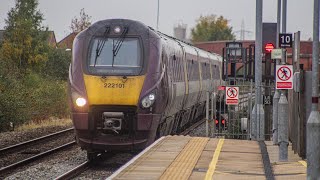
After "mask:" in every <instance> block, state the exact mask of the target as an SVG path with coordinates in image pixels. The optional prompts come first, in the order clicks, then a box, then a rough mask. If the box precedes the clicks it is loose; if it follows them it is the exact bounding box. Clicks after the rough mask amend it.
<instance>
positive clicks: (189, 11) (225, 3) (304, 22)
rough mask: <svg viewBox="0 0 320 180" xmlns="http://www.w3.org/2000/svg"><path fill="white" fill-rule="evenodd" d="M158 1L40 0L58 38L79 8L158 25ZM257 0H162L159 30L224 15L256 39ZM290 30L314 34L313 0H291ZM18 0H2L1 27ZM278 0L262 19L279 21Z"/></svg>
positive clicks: (269, 1) (97, 16)
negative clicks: (206, 16) (277, 18)
mask: <svg viewBox="0 0 320 180" xmlns="http://www.w3.org/2000/svg"><path fill="white" fill-rule="evenodd" d="M157 2H158V1H157V0H39V10H40V11H41V12H42V13H43V15H44V18H45V21H44V25H46V26H48V27H49V29H50V30H53V31H54V32H55V34H56V38H57V41H59V40H61V39H62V38H63V37H65V36H66V35H67V34H69V33H70V28H69V27H70V24H71V20H72V18H74V17H75V16H79V13H80V10H81V9H82V8H84V9H85V12H86V13H87V14H88V15H90V16H91V17H92V22H96V21H99V20H102V19H109V18H128V19H135V20H139V21H141V22H143V23H145V24H146V25H148V26H151V27H154V28H156V25H157V4H158V3H157ZM255 2H256V1H255V0H160V19H159V30H160V31H162V32H163V33H166V34H168V35H173V27H174V26H175V25H176V24H178V23H179V22H183V23H184V24H187V27H188V36H189V35H190V29H191V28H192V27H194V26H195V24H196V20H197V19H198V18H199V16H200V15H210V14H215V15H218V16H220V15H222V16H224V17H225V18H226V19H228V20H229V25H230V26H232V27H233V31H234V32H238V33H236V35H237V38H238V39H239V37H240V33H239V31H240V30H241V23H242V22H244V25H245V30H247V31H251V32H252V33H251V34H250V33H249V34H246V39H254V38H255V34H254V32H255V7H256V4H255ZM287 2H288V14H287V32H292V33H293V32H296V31H299V30H300V31H301V35H302V37H301V39H302V40H307V39H309V38H310V37H312V30H313V24H312V23H313V0H288V1H287ZM14 4H15V0H0V29H3V27H4V26H5V19H7V13H8V11H9V10H10V9H11V8H12V7H13V6H14ZM276 14H277V0H264V1H263V22H276V17H277V15H276Z"/></svg>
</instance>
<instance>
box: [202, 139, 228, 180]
mask: <svg viewBox="0 0 320 180" xmlns="http://www.w3.org/2000/svg"><path fill="white" fill-rule="evenodd" d="M223 142H224V139H220V140H219V142H218V145H217V148H216V150H215V151H214V154H213V158H212V161H211V163H210V165H209V169H208V171H207V174H206V177H205V180H211V179H212V176H213V173H214V171H215V169H216V166H217V163H218V159H219V156H220V152H221V149H222V145H223Z"/></svg>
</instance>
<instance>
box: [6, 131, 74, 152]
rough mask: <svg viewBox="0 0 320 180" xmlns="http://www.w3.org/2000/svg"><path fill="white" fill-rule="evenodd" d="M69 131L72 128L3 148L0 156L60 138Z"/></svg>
mask: <svg viewBox="0 0 320 180" xmlns="http://www.w3.org/2000/svg"><path fill="white" fill-rule="evenodd" d="M70 131H73V128H69V129H65V130H62V131H59V132H56V133H52V134H48V135H46V136H42V137H39V138H36V139H32V140H29V141H25V142H22V143H19V144H15V145H12V146H8V147H4V148H2V149H0V155H5V153H9V152H14V151H18V150H20V149H23V148H25V147H26V146H31V145H34V144H37V143H40V142H43V141H45V140H48V139H50V138H53V137H56V136H60V135H62V134H64V133H67V132H70Z"/></svg>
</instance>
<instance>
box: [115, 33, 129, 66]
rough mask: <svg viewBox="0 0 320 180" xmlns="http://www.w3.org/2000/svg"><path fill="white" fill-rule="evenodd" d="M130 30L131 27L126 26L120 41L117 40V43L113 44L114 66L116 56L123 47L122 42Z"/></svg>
mask: <svg viewBox="0 0 320 180" xmlns="http://www.w3.org/2000/svg"><path fill="white" fill-rule="evenodd" d="M128 30H129V28H128V27H125V28H124V30H123V31H122V33H121V35H120V37H119V39H118V41H117V42H116V44H115V45H113V50H112V51H113V57H112V67H113V63H114V58H115V57H116V56H117V54H118V52H119V50H120V48H121V45H122V43H123V41H124V38H125V36H126V34H127V33H128Z"/></svg>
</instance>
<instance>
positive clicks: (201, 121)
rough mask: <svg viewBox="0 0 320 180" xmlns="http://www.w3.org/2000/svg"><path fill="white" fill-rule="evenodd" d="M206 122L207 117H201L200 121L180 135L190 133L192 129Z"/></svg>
mask: <svg viewBox="0 0 320 180" xmlns="http://www.w3.org/2000/svg"><path fill="white" fill-rule="evenodd" d="M205 122H206V119H201V120H200V121H198V122H196V123H194V124H193V125H192V126H190V127H188V128H187V129H186V130H184V131H183V132H181V133H180V134H179V135H183V136H185V135H188V134H189V133H190V132H191V131H192V130H194V129H195V128H197V127H198V126H200V125H201V124H203V123H205Z"/></svg>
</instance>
